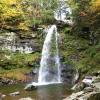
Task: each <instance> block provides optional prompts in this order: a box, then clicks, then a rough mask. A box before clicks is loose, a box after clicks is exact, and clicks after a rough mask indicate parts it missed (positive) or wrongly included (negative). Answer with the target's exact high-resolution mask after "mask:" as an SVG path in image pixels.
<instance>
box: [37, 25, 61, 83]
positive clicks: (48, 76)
mask: <svg viewBox="0 0 100 100" xmlns="http://www.w3.org/2000/svg"><path fill="white" fill-rule="evenodd" d="M58 35H59V34H58V33H57V28H56V25H52V26H51V28H50V29H48V32H47V36H46V38H45V41H44V45H43V49H42V57H41V62H40V69H39V77H38V83H40V84H43V83H44V84H45V83H57V82H58V83H59V82H61V78H60V59H59V50H58ZM52 46H53V47H52Z"/></svg>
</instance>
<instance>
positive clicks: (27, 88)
mask: <svg viewBox="0 0 100 100" xmlns="http://www.w3.org/2000/svg"><path fill="white" fill-rule="evenodd" d="M24 89H25V90H27V91H31V90H33V89H36V86H34V85H33V84H28V85H27V86H26V87H25V88H24Z"/></svg>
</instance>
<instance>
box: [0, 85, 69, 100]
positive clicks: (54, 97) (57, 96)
mask: <svg viewBox="0 0 100 100" xmlns="http://www.w3.org/2000/svg"><path fill="white" fill-rule="evenodd" d="M24 87H25V85H19V84H17V85H9V86H2V87H0V93H2V94H5V95H6V97H5V98H4V99H3V100H19V99H20V98H26V97H30V98H32V99H33V100H62V99H63V98H64V97H67V96H68V95H70V94H71V90H69V89H68V88H67V87H68V86H66V85H62V84H51V85H46V86H39V87H37V89H34V90H32V91H25V90H24ZM16 91H19V92H20V94H19V95H16V96H9V93H12V92H16Z"/></svg>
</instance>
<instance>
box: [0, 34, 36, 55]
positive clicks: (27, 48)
mask: <svg viewBox="0 0 100 100" xmlns="http://www.w3.org/2000/svg"><path fill="white" fill-rule="evenodd" d="M0 48H1V50H9V51H11V52H20V53H26V54H27V53H33V52H35V51H37V49H36V48H37V45H36V44H35V41H34V40H33V38H32V37H31V38H28V37H27V38H23V39H21V38H19V37H18V36H17V35H16V33H13V32H11V33H5V34H3V35H0Z"/></svg>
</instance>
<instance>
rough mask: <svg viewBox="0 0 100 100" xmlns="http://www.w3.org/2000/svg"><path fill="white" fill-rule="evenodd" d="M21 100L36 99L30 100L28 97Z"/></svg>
mask: <svg viewBox="0 0 100 100" xmlns="http://www.w3.org/2000/svg"><path fill="white" fill-rule="evenodd" d="M19 100H34V99H32V98H30V97H27V98H21V99H19Z"/></svg>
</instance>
